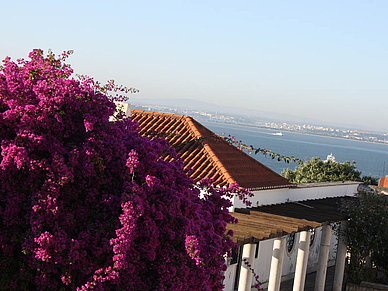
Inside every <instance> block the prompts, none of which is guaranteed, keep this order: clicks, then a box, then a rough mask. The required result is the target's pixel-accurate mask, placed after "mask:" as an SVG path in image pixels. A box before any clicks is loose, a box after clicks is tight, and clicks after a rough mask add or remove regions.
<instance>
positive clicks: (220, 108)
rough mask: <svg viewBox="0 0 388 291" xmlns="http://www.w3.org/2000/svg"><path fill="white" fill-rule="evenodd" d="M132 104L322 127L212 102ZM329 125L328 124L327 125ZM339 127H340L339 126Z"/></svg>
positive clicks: (135, 99) (138, 100) (136, 99)
mask: <svg viewBox="0 0 388 291" xmlns="http://www.w3.org/2000/svg"><path fill="white" fill-rule="evenodd" d="M130 103H132V104H133V105H137V106H147V105H157V106H165V107H171V108H179V109H181V110H185V109H189V110H202V111H207V112H209V113H218V114H228V115H233V116H237V117H246V118H249V117H252V118H256V119H260V120H266V121H271V122H288V123H297V124H300V123H302V124H303V123H308V124H312V125H322V122H319V121H317V120H313V119H308V118H304V117H299V116H296V115H292V114H284V113H278V112H268V111H261V110H256V109H247V108H239V107H229V106H224V105H217V104H214V103H210V102H203V101H199V100H194V99H143V98H139V97H133V96H131V99H130ZM326 125H328V124H326ZM337 126H338V125H337Z"/></svg>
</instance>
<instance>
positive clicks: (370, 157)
mask: <svg viewBox="0 0 388 291" xmlns="http://www.w3.org/2000/svg"><path fill="white" fill-rule="evenodd" d="M200 122H201V123H202V124H203V125H204V126H206V127H207V128H209V129H210V130H212V131H213V132H215V133H217V134H222V132H225V134H226V135H229V134H230V135H232V136H235V138H236V139H237V140H241V141H242V142H243V143H245V144H246V145H248V146H249V145H253V146H254V147H255V148H258V147H260V148H265V149H269V150H271V151H273V152H275V153H279V154H281V155H286V156H294V157H295V158H299V159H301V160H307V159H311V158H312V157H319V158H321V159H322V160H326V158H327V155H329V154H330V153H333V155H334V156H335V159H336V161H337V162H345V161H350V162H352V161H355V162H356V167H357V170H359V171H361V172H362V175H363V176H368V175H371V176H374V177H382V176H383V174H385V175H387V174H388V171H387V170H388V145H385V144H378V143H369V142H361V141H354V140H347V139H339V138H331V137H325V136H316V135H309V134H300V133H295V132H287V131H282V133H283V136H278V135H274V134H275V133H276V132H279V131H276V130H272V129H263V128H256V127H248V126H241V125H230V124H222V123H212V122H206V121H200ZM252 157H253V158H255V159H256V160H258V161H259V162H261V163H263V164H264V165H266V166H267V167H269V168H270V169H272V170H274V171H275V172H277V173H279V174H280V173H281V172H282V170H283V169H284V168H290V169H294V168H295V167H296V166H297V165H298V164H296V163H289V164H287V163H285V162H284V161H281V162H278V161H277V160H272V158H270V157H265V156H264V155H263V154H261V153H259V154H257V155H255V154H252Z"/></svg>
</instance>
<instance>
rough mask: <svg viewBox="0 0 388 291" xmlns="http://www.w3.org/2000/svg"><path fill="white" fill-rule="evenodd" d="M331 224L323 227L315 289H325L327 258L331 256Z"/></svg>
mask: <svg viewBox="0 0 388 291" xmlns="http://www.w3.org/2000/svg"><path fill="white" fill-rule="evenodd" d="M331 229H332V227H331V225H330V224H329V225H324V226H323V227H322V236H321V246H320V248H319V258H318V269H317V275H316V278H315V288H314V291H324V290H325V281H326V271H327V260H328V258H329V249H330V239H331Z"/></svg>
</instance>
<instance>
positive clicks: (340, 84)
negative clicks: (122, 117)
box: [0, 0, 388, 132]
mask: <svg viewBox="0 0 388 291" xmlns="http://www.w3.org/2000/svg"><path fill="white" fill-rule="evenodd" d="M0 13H1V17H0V24H1V25H0V37H1V45H0V58H1V59H4V57H6V56H11V57H12V58H13V59H16V58H19V57H27V55H28V52H29V51H31V50H32V49H33V48H42V49H44V50H45V51H47V49H49V48H51V49H52V50H53V51H54V53H57V54H59V53H61V52H62V51H64V50H68V49H73V50H74V52H75V53H74V55H72V56H71V57H70V59H69V62H70V63H71V64H72V65H73V68H74V69H75V70H76V72H77V73H83V74H87V75H90V76H93V77H95V78H96V79H98V80H100V81H104V80H107V79H111V78H113V79H115V80H116V81H117V82H118V83H121V84H123V85H127V86H134V87H136V88H138V89H140V93H139V95H138V96H137V97H143V98H146V99H148V98H153V99H155V98H190V99H197V100H201V101H206V102H211V103H215V104H222V105H227V106H234V107H245V108H255V109H258V110H264V111H274V112H281V113H288V114H294V115H298V116H304V117H308V118H314V119H316V120H318V121H322V122H326V123H348V124H354V125H363V126H365V127H369V128H374V129H379V130H382V131H386V132H388V114H387V112H388V80H387V77H388V73H387V70H388V37H387V30H388V17H387V15H388V1H385V0H381V1H377V0H376V1H372V0H370V1H367V0H364V1H357V0H352V1H338V0H337V1H209V0H208V1H199V0H197V1H141V0H138V1H110V2H108V1H82V0H81V1H39V0H36V1H18V0H13V1H7V2H5V1H2V2H1V12H0Z"/></svg>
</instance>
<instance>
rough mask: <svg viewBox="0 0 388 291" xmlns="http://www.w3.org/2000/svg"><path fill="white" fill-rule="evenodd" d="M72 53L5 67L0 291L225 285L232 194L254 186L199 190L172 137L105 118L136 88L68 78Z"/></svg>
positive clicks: (1, 80) (0, 83) (0, 90)
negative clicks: (173, 151) (175, 154)
mask: <svg viewBox="0 0 388 291" xmlns="http://www.w3.org/2000/svg"><path fill="white" fill-rule="evenodd" d="M69 54H70V52H65V53H64V54H63V55H62V56H60V57H59V58H58V57H56V56H54V55H53V54H52V53H49V54H48V55H47V56H45V55H44V54H43V51H41V50H34V51H32V52H31V53H30V55H29V57H30V60H28V61H27V60H23V59H22V60H18V61H17V62H13V61H11V59H10V58H6V59H5V60H4V61H3V66H2V67H0V137H1V154H0V181H1V183H0V234H1V235H0V290H77V289H78V290H221V289H222V287H223V285H222V279H223V275H222V272H221V271H222V270H225V269H226V266H225V260H224V258H223V255H224V254H225V253H229V252H230V249H231V247H232V246H233V245H234V244H233V242H232V239H231V237H230V236H231V234H232V233H226V225H227V223H232V222H235V219H234V218H233V217H232V216H231V215H229V213H228V207H229V206H230V201H229V200H228V199H227V198H226V197H227V196H231V195H238V196H240V197H241V198H242V199H246V196H247V193H246V192H244V191H243V190H241V189H239V187H237V186H236V185H232V187H231V188H230V189H217V188H213V187H212V186H211V185H210V182H209V181H208V180H205V181H203V182H202V183H201V185H199V186H198V187H197V186H193V181H192V180H191V179H190V178H188V177H187V176H186V175H185V172H184V169H183V163H182V161H180V160H179V159H178V158H177V159H176V160H175V161H174V162H172V163H167V162H165V161H164V160H162V159H160V156H161V155H162V154H163V152H164V151H170V149H169V145H168V143H167V142H166V141H165V140H163V139H154V140H153V141H150V140H149V139H147V138H144V137H142V136H140V135H139V133H138V126H137V124H136V123H134V122H132V121H131V120H130V119H129V118H120V119H119V120H118V121H115V122H111V121H109V117H110V116H112V115H113V113H114V110H115V105H114V103H113V102H111V101H110V99H109V98H108V97H107V96H106V94H107V92H108V91H109V90H113V91H114V90H115V89H117V90H119V91H125V90H127V91H130V92H132V91H131V90H132V89H125V88H123V87H115V85H114V83H113V82H109V83H108V84H107V85H105V86H101V85H100V84H98V83H97V82H95V81H93V80H92V79H90V78H88V77H85V76H84V77H82V78H81V80H77V79H73V78H71V74H72V72H73V71H72V69H71V67H70V66H69V65H67V64H65V63H64V60H65V59H66V57H68V55H69ZM127 91H125V92H127ZM135 169H136V172H135ZM201 189H202V190H201ZM200 191H204V192H205V193H206V195H204V197H203V198H200V196H199V193H200Z"/></svg>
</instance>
